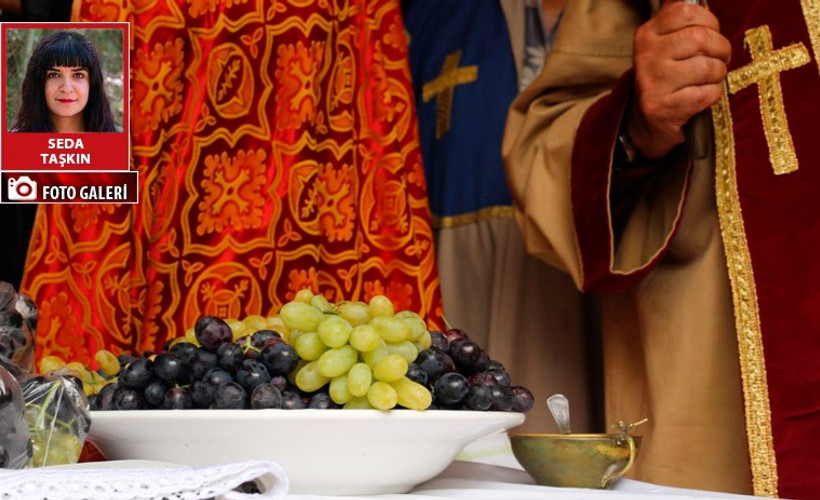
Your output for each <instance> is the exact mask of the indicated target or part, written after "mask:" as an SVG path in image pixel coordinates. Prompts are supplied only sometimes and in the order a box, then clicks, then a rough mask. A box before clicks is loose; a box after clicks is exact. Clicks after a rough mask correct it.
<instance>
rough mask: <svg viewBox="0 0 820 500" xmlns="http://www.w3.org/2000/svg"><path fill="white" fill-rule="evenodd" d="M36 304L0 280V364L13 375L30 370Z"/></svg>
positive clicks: (32, 362)
mask: <svg viewBox="0 0 820 500" xmlns="http://www.w3.org/2000/svg"><path fill="white" fill-rule="evenodd" d="M36 328H37V307H36V306H35V305H34V302H33V301H32V300H31V299H30V298H29V297H27V296H25V295H23V294H19V293H17V292H16V291H15V290H14V286H12V285H11V284H10V283H6V282H4V281H0V366H3V367H4V368H6V369H7V370H8V371H10V372H11V373H12V375H14V376H15V377H19V376H21V375H22V374H23V373H25V372H29V373H31V372H33V371H34V347H35V346H34V332H35V331H36Z"/></svg>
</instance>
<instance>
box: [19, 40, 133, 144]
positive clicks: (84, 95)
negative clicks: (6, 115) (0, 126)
mask: <svg viewBox="0 0 820 500" xmlns="http://www.w3.org/2000/svg"><path fill="white" fill-rule="evenodd" d="M22 94H23V96H22V102H21V104H20V109H19V110H18V112H17V116H16V118H15V124H14V127H12V131H13V132H116V131H117V129H116V127H115V125H114V117H113V115H112V114H111V106H110V105H109V103H108V97H107V96H106V94H105V88H104V87H103V73H102V68H101V65H100V58H99V56H98V54H97V50H96V49H95V48H94V45H93V44H92V43H91V41H90V40H89V39H88V38H86V37H85V36H83V35H81V34H79V33H76V32H72V31H58V32H55V33H51V34H49V35H47V36H45V37H44V38H43V39H42V40H41V41H40V43H39V44H38V45H37V47H36V48H35V49H34V52H33V53H32V55H31V58H30V59H29V62H28V66H27V67H26V75H25V78H24V79H23V88H22Z"/></svg>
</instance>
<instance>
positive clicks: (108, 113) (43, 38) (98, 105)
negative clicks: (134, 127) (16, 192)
mask: <svg viewBox="0 0 820 500" xmlns="http://www.w3.org/2000/svg"><path fill="white" fill-rule="evenodd" d="M129 40H130V35H129V24H128V23H2V24H0V41H2V51H1V52H2V57H3V61H2V66H1V67H2V85H3V87H4V88H5V92H4V93H3V94H2V99H0V102H2V111H1V112H0V116H2V120H3V124H2V127H0V139H2V140H0V171H2V172H7V171H15V172H66V171H77V172H82V171H107V172H112V171H127V170H129V169H130V140H129V139H130V136H129V131H130V127H129V108H128V102H129V101H128V99H129V93H130V91H129V89H130V85H129V80H128V75H129V54H130V51H129V45H128V43H129Z"/></svg>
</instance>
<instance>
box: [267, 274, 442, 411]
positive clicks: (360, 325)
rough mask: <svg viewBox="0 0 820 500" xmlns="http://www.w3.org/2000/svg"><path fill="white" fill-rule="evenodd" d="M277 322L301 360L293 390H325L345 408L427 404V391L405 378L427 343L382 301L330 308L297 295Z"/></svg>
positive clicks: (421, 326)
mask: <svg viewBox="0 0 820 500" xmlns="http://www.w3.org/2000/svg"><path fill="white" fill-rule="evenodd" d="M279 316H280V318H281V319H282V321H283V322H284V324H285V326H286V327H287V328H288V330H289V339H288V343H289V344H290V345H292V346H293V348H294V349H295V350H296V352H297V354H299V357H300V358H301V361H300V362H299V365H298V366H297V368H296V370H294V371H293V372H292V374H291V378H292V381H293V383H295V384H296V386H297V387H298V388H299V389H301V390H303V391H305V392H314V391H318V390H319V389H321V388H322V387H324V386H325V385H328V384H329V387H328V394H329V395H330V398H331V399H332V400H333V401H334V402H335V403H337V404H340V405H344V407H345V408H375V409H379V410H390V409H392V408H394V407H396V406H397V405H398V406H402V407H404V408H409V409H412V410H424V409H426V408H427V407H429V406H430V404H431V403H432V395H431V394H430V391H429V390H427V388H426V387H424V386H423V385H421V384H418V383H416V382H414V381H412V380H410V379H408V378H407V377H406V376H405V375H406V374H407V367H408V365H409V364H410V363H412V362H413V361H415V359H416V357H417V356H418V353H419V351H422V350H424V349H427V348H428V347H430V345H431V343H432V339H431V336H430V332H428V331H427V326H426V324H425V323H424V320H423V319H422V318H421V317H420V316H419V315H418V314H416V313H414V312H411V311H402V312H399V313H395V312H394V308H393V303H392V302H391V301H390V299H388V298H387V297H385V296H384V295H377V296H375V297H373V298H372V299H370V302H369V303H364V302H340V303H338V304H331V303H329V302H328V301H327V299H326V298H325V297H324V296H322V295H314V294H313V293H312V292H311V291H310V290H301V291H300V292H299V293H298V294H297V295H296V297H295V298H294V300H293V301H291V302H288V303H287V304H285V305H284V306H282V309H281V310H280V312H279Z"/></svg>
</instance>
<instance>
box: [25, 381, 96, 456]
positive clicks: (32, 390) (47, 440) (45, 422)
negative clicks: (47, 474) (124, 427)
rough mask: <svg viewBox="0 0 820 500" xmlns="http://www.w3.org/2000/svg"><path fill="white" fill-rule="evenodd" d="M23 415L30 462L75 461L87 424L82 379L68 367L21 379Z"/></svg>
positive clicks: (87, 428)
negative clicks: (28, 431) (24, 415)
mask: <svg viewBox="0 0 820 500" xmlns="http://www.w3.org/2000/svg"><path fill="white" fill-rule="evenodd" d="M21 384H22V387H23V398H24V399H25V401H26V418H27V420H28V425H29V430H30V432H31V442H32V449H33V456H32V462H31V465H32V466H34V467H42V466H45V465H64V464H73V463H77V460H78V459H79V458H80V452H81V451H82V449H83V442H84V441H85V438H86V436H87V435H88V430H89V428H90V427H91V417H90V415H89V412H88V399H87V398H86V396H85V393H84V392H83V384H82V382H81V381H80V380H79V379H78V378H77V377H76V376H75V375H73V374H72V373H71V372H70V371H69V370H60V371H56V372H51V373H49V374H46V375H35V376H29V377H27V378H24V379H23V380H22V382H21Z"/></svg>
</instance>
